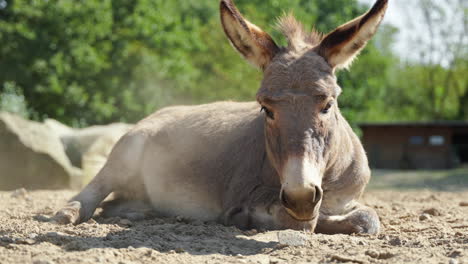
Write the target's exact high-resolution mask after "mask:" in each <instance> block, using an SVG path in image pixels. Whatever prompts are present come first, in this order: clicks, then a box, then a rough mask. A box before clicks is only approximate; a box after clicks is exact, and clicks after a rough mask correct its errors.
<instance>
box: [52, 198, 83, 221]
mask: <svg viewBox="0 0 468 264" xmlns="http://www.w3.org/2000/svg"><path fill="white" fill-rule="evenodd" d="M80 208H81V204H80V202H77V201H73V202H70V203H68V204H67V206H65V207H64V208H62V209H60V211H58V212H57V213H56V214H55V216H54V217H52V221H53V222H55V223H57V224H61V225H66V224H78V221H79V218H80Z"/></svg>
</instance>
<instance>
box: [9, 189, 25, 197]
mask: <svg viewBox="0 0 468 264" xmlns="http://www.w3.org/2000/svg"><path fill="white" fill-rule="evenodd" d="M11 197H12V198H22V199H25V198H27V197H28V191H26V189H25V188H19V189H16V190H14V191H13V193H12V194H11Z"/></svg>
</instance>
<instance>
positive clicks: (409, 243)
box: [0, 191, 468, 264]
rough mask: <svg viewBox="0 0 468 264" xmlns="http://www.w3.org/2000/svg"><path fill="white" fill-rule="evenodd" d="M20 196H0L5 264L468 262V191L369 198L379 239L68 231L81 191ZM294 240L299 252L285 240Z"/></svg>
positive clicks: (170, 226)
mask: <svg viewBox="0 0 468 264" xmlns="http://www.w3.org/2000/svg"><path fill="white" fill-rule="evenodd" d="M12 194H13V192H0V208H1V209H0V263H36V264H39V263H43V264H46V263H49V264H53V263H64V264H71V263H149V262H152V263H307V262H311V263H425V264H430V263H452V264H455V263H468V207H466V206H461V205H462V204H464V203H467V202H468V192H466V191H464V192H456V193H447V192H431V191H370V192H368V193H367V194H366V195H365V196H364V198H363V201H364V203H365V204H367V205H369V206H371V207H373V208H375V209H376V210H377V211H378V213H379V215H380V217H381V220H382V229H383V231H382V232H381V234H380V235H377V236H346V235H334V236H329V235H319V234H307V233H304V232H297V231H282V232H289V233H287V234H283V233H278V232H277V231H275V232H265V233H257V232H255V231H249V232H242V231H240V230H238V229H236V228H234V227H225V226H222V225H219V224H216V223H204V222H200V221H189V220H186V219H182V218H173V219H172V218H171V219H148V220H144V221H138V222H132V221H128V220H126V219H118V218H110V219H103V218H99V217H96V218H95V220H91V221H89V222H88V223H84V224H81V225H78V226H73V225H67V226H60V225H56V224H52V223H49V222H47V220H48V217H49V216H51V215H52V214H53V213H54V211H55V210H57V209H58V208H60V206H61V205H62V204H63V202H64V201H65V200H66V199H68V198H70V197H71V196H72V195H73V194H74V193H73V192H71V191H35V192H28V193H26V194H21V195H18V194H17V193H16V194H14V195H12ZM422 215H424V217H422ZM291 232H292V233H291ZM294 233H296V234H297V235H298V238H299V240H298V241H300V242H301V243H298V246H288V245H285V244H281V243H280V242H279V241H278V238H280V240H281V238H282V237H286V238H287V239H293V240H294Z"/></svg>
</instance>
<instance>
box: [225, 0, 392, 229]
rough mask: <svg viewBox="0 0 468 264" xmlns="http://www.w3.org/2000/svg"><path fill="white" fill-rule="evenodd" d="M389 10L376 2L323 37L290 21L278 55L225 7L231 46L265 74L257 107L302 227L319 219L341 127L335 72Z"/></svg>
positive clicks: (283, 25)
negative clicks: (329, 161)
mask: <svg viewBox="0 0 468 264" xmlns="http://www.w3.org/2000/svg"><path fill="white" fill-rule="evenodd" d="M387 2H388V0H377V2H376V3H375V5H374V6H373V7H372V9H371V10H370V11H368V12H367V13H366V14H364V15H363V16H361V17H358V18H356V19H354V20H352V21H350V22H348V23H346V24H344V25H342V26H340V27H338V28H337V29H335V30H334V31H332V32H331V33H329V34H328V35H325V36H322V35H321V34H319V33H317V32H306V31H305V30H304V28H303V26H302V25H301V24H300V23H299V22H297V21H296V20H295V19H294V17H292V16H286V17H284V18H282V19H280V20H279V28H280V30H281V31H282V32H283V34H284V35H285V36H286V38H287V39H288V46H287V47H279V46H278V45H277V44H276V43H275V42H274V41H273V39H272V38H271V37H270V36H269V35H268V34H267V33H265V32H264V31H262V30H261V29H260V28H259V27H257V26H255V25H254V24H252V23H250V22H249V21H247V20H246V19H244V18H243V17H242V15H241V14H240V12H239V11H238V10H237V8H236V7H235V6H234V4H233V2H232V1H231V0H222V1H221V21H222V25H223V28H224V31H225V33H226V35H227V36H228V38H229V40H230V42H231V44H232V45H233V46H234V47H235V48H236V49H237V51H238V52H239V53H240V54H242V55H243V56H244V57H245V58H246V59H247V60H248V61H249V62H250V63H252V64H253V65H255V66H257V67H259V68H260V69H262V70H263V72H264V79H263V81H262V84H261V86H260V89H259V90H258V93H257V101H258V102H259V103H260V105H261V107H262V110H263V111H264V112H265V137H266V148H267V155H268V158H269V160H270V161H271V163H272V164H273V167H274V168H275V169H276V171H277V172H278V175H279V176H280V182H281V186H282V188H281V194H280V200H281V202H282V203H283V205H284V207H285V208H286V210H287V211H288V213H289V214H290V215H291V216H292V217H294V218H295V219H297V220H303V221H307V220H311V219H313V218H315V217H316V216H317V214H318V208H319V204H320V203H321V199H322V194H323V191H322V188H321V185H322V177H323V175H324V172H325V168H326V165H327V156H328V153H327V152H328V150H329V149H330V143H331V139H332V137H333V136H334V132H335V131H337V127H338V126H340V125H342V124H340V122H341V121H340V120H342V119H341V118H340V113H339V110H338V103H337V98H338V96H339V94H340V92H341V88H340V87H339V86H338V84H337V82H336V77H335V70H336V69H341V68H345V67H347V66H348V65H349V64H350V63H351V62H352V61H353V59H354V58H355V57H356V56H357V54H358V53H359V52H360V51H361V50H362V49H363V48H364V46H365V45H366V43H367V41H368V40H369V39H370V38H371V37H372V36H373V35H374V33H375V32H376V30H377V27H378V26H379V24H380V22H381V21H382V18H383V16H384V13H385V10H386V8H387ZM335 134H336V133H335ZM338 136H340V135H336V137H338ZM343 154H344V155H345V154H346V153H343Z"/></svg>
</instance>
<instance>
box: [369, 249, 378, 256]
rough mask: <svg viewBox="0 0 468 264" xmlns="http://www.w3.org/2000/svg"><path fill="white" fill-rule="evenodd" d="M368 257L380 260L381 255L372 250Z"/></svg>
mask: <svg viewBox="0 0 468 264" xmlns="http://www.w3.org/2000/svg"><path fill="white" fill-rule="evenodd" d="M366 255H367V256H369V257H371V258H379V256H380V253H379V252H378V251H376V250H372V249H371V250H367V251H366Z"/></svg>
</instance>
